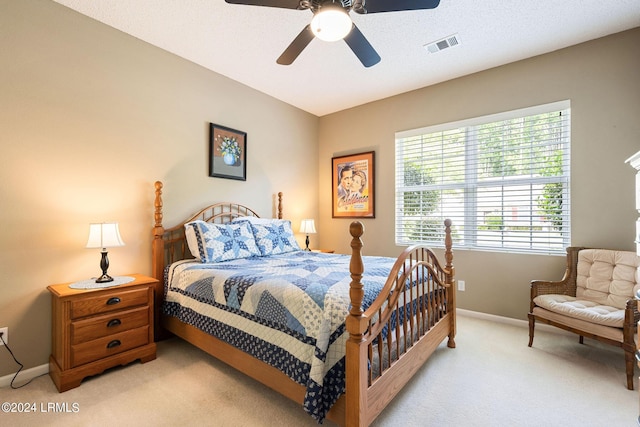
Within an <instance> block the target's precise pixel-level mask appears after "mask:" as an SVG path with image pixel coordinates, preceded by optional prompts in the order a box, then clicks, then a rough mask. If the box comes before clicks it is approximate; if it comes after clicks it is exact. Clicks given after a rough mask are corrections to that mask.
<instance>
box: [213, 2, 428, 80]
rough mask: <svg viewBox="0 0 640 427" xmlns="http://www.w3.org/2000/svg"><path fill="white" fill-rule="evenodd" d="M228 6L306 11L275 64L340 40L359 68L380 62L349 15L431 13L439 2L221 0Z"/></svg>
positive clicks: (286, 63)
mask: <svg viewBox="0 0 640 427" xmlns="http://www.w3.org/2000/svg"><path fill="white" fill-rule="evenodd" d="M225 1H226V2H227V3H231V4H245V5H252V6H268V7H279V8H283V9H297V10H305V9H309V10H311V12H312V13H313V19H312V20H311V23H310V24H308V25H307V26H306V27H304V29H303V30H302V31H301V32H300V34H298V36H297V37H296V38H295V39H293V42H291V44H290V45H289V47H287V48H286V49H285V50H284V52H283V53H282V55H280V57H279V58H278V60H277V61H276V62H277V63H278V64H281V65H290V64H292V63H293V61H295V60H296V58H297V57H298V55H300V53H302V51H303V50H304V48H305V47H307V45H308V44H309V43H311V40H313V39H314V38H315V37H317V38H319V39H321V40H325V41H337V40H340V39H343V40H344V41H345V42H346V43H347V45H348V46H349V47H350V48H351V50H352V51H353V53H355V55H356V56H357V57H358V59H359V60H360V62H362V65H364V66H365V67H371V66H372V65H375V64H377V63H378V62H380V55H378V53H377V52H376V50H375V49H374V48H373V46H371V44H370V43H369V41H368V40H367V39H366V37H365V36H364V35H363V34H362V33H361V32H360V30H359V29H358V27H356V25H355V24H354V23H353V21H351V18H350V17H349V12H350V11H352V10H353V11H354V12H355V13H359V14H367V13H380V12H396V11H403V10H422V9H434V8H436V7H438V5H439V4H440V0H337V1H336V0H225Z"/></svg>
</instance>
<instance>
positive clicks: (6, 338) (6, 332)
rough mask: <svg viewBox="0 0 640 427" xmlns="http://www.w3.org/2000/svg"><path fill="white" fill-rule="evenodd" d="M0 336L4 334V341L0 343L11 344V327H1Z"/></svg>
mask: <svg viewBox="0 0 640 427" xmlns="http://www.w3.org/2000/svg"><path fill="white" fill-rule="evenodd" d="M0 336H2V340H3V341H4V342H2V341H0V345H5V344H9V327H8V326H6V327H4V328H0Z"/></svg>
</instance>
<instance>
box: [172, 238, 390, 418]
mask: <svg viewBox="0 0 640 427" xmlns="http://www.w3.org/2000/svg"><path fill="white" fill-rule="evenodd" d="M349 262H350V257H349V256H348V255H340V254H326V253H315V252H308V251H295V252H290V253H286V254H279V255H270V256H253V257H248V258H241V259H235V260H231V261H226V262H218V263H201V262H199V261H195V260H190V261H179V262H177V263H174V264H172V265H170V266H168V267H167V272H166V273H167V274H166V275H165V288H166V300H165V302H164V305H163V311H164V313H165V314H167V315H171V316H175V317H177V318H179V319H180V320H181V321H183V322H185V323H188V324H190V325H193V326H195V327H198V328H199V329H201V330H203V331H205V332H207V333H209V334H211V335H214V336H216V337H217V338H219V339H222V340H224V341H226V342H227V343H229V344H231V345H234V346H235V347H237V348H239V349H241V350H242V351H244V352H246V353H249V354H251V355H252V356H254V357H255V358H257V359H260V360H262V361H263V362H266V363H268V364H269V365H271V366H274V367H275V368H277V369H279V370H280V371H282V372H283V373H285V374H286V375H287V376H289V378H291V379H292V380H294V381H296V382H297V383H299V384H301V385H303V386H305V387H306V395H305V399H304V408H305V410H306V411H307V412H308V413H309V414H310V415H311V416H312V417H313V418H314V419H316V420H317V421H318V422H322V420H323V419H324V418H325V416H326V413H327V411H328V410H329V409H330V408H331V406H332V405H333V404H334V403H335V401H336V400H337V399H338V398H339V397H340V395H341V394H342V393H344V390H345V373H344V372H345V342H346V340H347V338H348V333H347V331H346V328H345V319H346V316H347V313H348V310H349V306H350V301H349V283H350V282H351V277H350V276H349ZM394 262H395V259H393V258H384V257H364V265H365V273H364V277H363V283H364V285H365V299H364V303H363V306H364V307H365V308H366V307H368V306H369V305H370V304H371V303H372V302H373V300H374V299H375V297H376V296H377V295H378V293H379V291H380V289H381V288H382V286H383V285H384V282H385V281H386V279H387V276H388V274H389V271H390V270H391V267H392V266H393V263H394Z"/></svg>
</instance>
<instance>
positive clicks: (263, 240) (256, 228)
mask: <svg viewBox="0 0 640 427" xmlns="http://www.w3.org/2000/svg"><path fill="white" fill-rule="evenodd" d="M251 229H252V230H253V235H254V236H255V238H256V244H257V245H258V249H259V250H260V253H261V254H262V256H267V255H278V254H284V253H287V252H293V251H299V250H300V246H299V245H298V242H297V241H296V239H295V237H293V230H292V229H291V221H288V220H284V219H274V220H271V221H270V222H268V223H265V224H261V223H253V222H252V223H251Z"/></svg>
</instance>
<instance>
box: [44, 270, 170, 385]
mask: <svg viewBox="0 0 640 427" xmlns="http://www.w3.org/2000/svg"><path fill="white" fill-rule="evenodd" d="M130 276H131V277H134V278H135V280H134V281H133V282H129V283H126V284H124V285H119V286H116V287H112V288H103V289H72V288H70V287H69V285H70V283H64V284H60V285H51V286H48V287H47V289H48V290H49V292H51V296H52V298H51V308H52V310H51V311H52V328H51V330H52V334H51V343H52V344H51V347H52V349H51V357H49V375H50V376H51V379H52V380H53V382H54V383H55V385H56V387H57V388H58V391H60V392H63V391H67V390H69V389H72V388H75V387H78V386H79V385H80V383H81V382H82V380H83V379H84V378H85V377H88V376H91V375H97V374H100V373H102V372H103V371H104V370H105V369H108V368H112V367H114V366H118V365H125V364H127V363H131V362H133V361H134V360H137V359H140V361H141V362H142V363H145V362H148V361H151V360H153V359H155V358H156V344H155V342H154V341H153V319H154V311H153V296H154V287H155V286H157V284H158V281H157V280H156V279H154V278H152V277H146V276H142V275H139V274H132V275H130Z"/></svg>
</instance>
